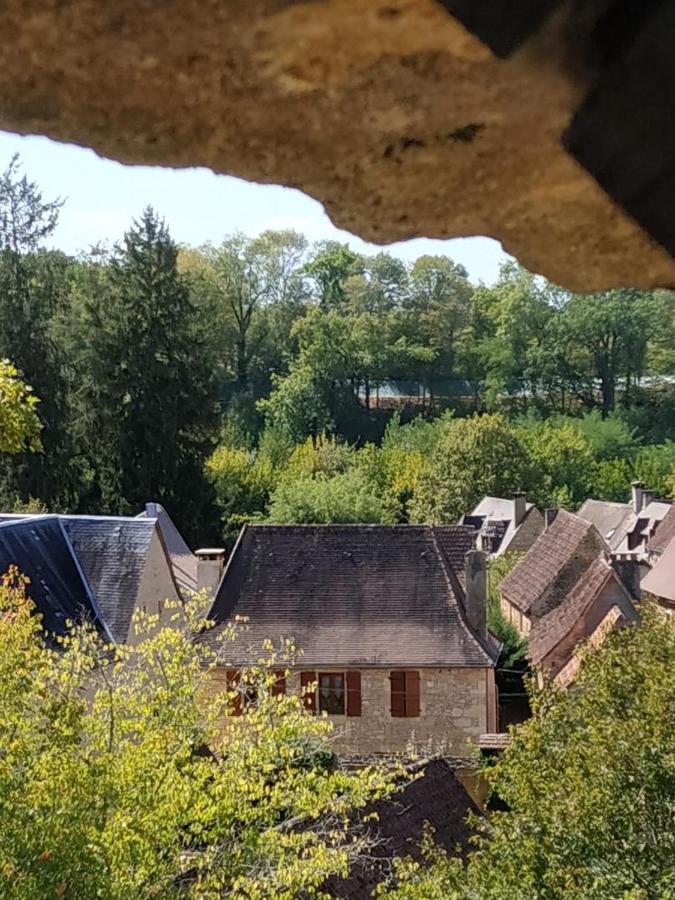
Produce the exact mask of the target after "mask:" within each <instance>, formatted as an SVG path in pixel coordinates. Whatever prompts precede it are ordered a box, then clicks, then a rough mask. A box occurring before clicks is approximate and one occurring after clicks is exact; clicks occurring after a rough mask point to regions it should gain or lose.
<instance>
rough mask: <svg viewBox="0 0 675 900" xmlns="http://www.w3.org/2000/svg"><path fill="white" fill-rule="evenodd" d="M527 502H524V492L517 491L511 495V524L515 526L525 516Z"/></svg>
mask: <svg viewBox="0 0 675 900" xmlns="http://www.w3.org/2000/svg"><path fill="white" fill-rule="evenodd" d="M526 510H527V504H526V502H525V494H523V493H522V492H519V493H517V494H514V495H513V525H514V527H515V528H517V527H518V526H519V525H520V523H521V522H522V521H523V519H524V518H525V512H526Z"/></svg>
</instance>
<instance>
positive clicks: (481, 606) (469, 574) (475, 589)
mask: <svg viewBox="0 0 675 900" xmlns="http://www.w3.org/2000/svg"><path fill="white" fill-rule="evenodd" d="M465 561H466V562H465V566H464V581H465V589H464V593H465V597H466V601H465V611H466V617H467V619H468V621H469V624H470V625H471V627H472V628H473V630H474V631H475V632H476V634H478V635H479V636H480V637H481V638H483V639H485V638H487V556H486V554H485V553H484V552H483V551H482V550H469V552H468V553H467V554H466V556H465Z"/></svg>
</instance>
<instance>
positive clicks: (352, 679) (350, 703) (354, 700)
mask: <svg viewBox="0 0 675 900" xmlns="http://www.w3.org/2000/svg"><path fill="white" fill-rule="evenodd" d="M347 715H348V716H360V715H361V673H360V672H347Z"/></svg>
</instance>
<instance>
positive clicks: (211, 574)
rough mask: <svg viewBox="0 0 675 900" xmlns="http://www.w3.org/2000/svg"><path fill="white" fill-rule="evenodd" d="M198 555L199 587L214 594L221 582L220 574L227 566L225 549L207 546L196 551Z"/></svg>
mask: <svg viewBox="0 0 675 900" xmlns="http://www.w3.org/2000/svg"><path fill="white" fill-rule="evenodd" d="M195 556H196V557H197V589H198V590H200V591H203V590H206V591H208V593H209V594H211V595H214V594H215V592H216V588H217V587H218V585H219V584H220V576H221V575H222V574H223V568H224V566H225V551H224V550H223V549H222V548H220V547H217V548H205V549H202V550H197V551H196V552H195Z"/></svg>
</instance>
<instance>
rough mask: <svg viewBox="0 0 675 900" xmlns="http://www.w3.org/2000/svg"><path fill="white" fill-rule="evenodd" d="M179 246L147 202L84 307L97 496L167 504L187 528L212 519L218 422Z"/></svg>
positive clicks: (114, 509)
mask: <svg viewBox="0 0 675 900" xmlns="http://www.w3.org/2000/svg"><path fill="white" fill-rule="evenodd" d="M177 253H178V248H177V246H176V244H175V243H174V242H173V240H172V239H171V237H170V235H169V232H168V230H167V227H166V225H165V224H164V223H163V222H162V221H161V220H160V219H159V218H158V217H157V215H156V214H155V212H154V211H153V210H152V209H151V208H148V209H146V210H145V211H144V213H143V215H142V216H141V219H140V221H134V223H133V225H132V227H131V228H130V229H129V231H128V232H127V233H126V235H125V236H124V240H123V242H122V245H121V246H118V247H116V248H115V250H114V252H113V254H112V258H111V260H110V264H109V265H108V266H103V267H100V268H99V271H97V272H96V271H94V272H91V273H90V290H89V292H88V296H87V295H86V294H87V292H86V291H85V296H84V298H83V300H82V311H81V315H80V323H79V330H80V347H81V350H80V360H79V366H78V378H79V387H78V390H77V396H78V404H79V408H80V416H79V428H80V429H81V431H82V440H83V442H85V443H86V445H87V446H88V455H89V460H90V464H91V467H92V473H93V488H94V493H93V496H92V498H91V499H90V506H92V505H99V506H100V508H101V509H102V510H104V511H106V512H110V513H116V514H124V513H131V512H135V511H137V510H138V509H139V508H142V506H143V504H144V502H145V501H147V500H157V501H159V502H160V503H162V504H164V505H165V506H166V507H167V508H168V509H169V510H170V511H171V514H172V515H173V516H175V517H176V519H177V520H178V522H179V524H180V526H181V528H183V529H184V530H185V531H186V533H187V534H188V535H192V536H195V535H196V534H197V533H199V532H200V525H201V527H203V519H202V516H203V514H204V511H205V508H206V505H207V504H208V498H209V494H208V488H207V485H206V482H205V480H204V477H203V460H204V459H205V457H206V455H207V453H208V450H209V448H210V441H211V437H212V434H213V430H214V427H215V414H216V404H215V402H214V392H213V385H212V378H211V373H210V371H209V368H208V364H207V362H206V355H205V354H204V353H203V352H202V345H203V343H204V341H203V339H202V335H203V333H204V327H205V326H206V327H207V326H208V323H201V322H200V321H199V318H198V315H197V311H196V309H195V307H194V306H193V304H192V302H191V300H190V296H189V292H188V289H187V285H186V283H185V281H184V279H183V277H182V276H181V275H180V274H179V272H178V270H177V267H176V259H177Z"/></svg>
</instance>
